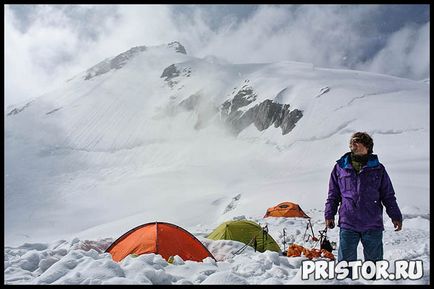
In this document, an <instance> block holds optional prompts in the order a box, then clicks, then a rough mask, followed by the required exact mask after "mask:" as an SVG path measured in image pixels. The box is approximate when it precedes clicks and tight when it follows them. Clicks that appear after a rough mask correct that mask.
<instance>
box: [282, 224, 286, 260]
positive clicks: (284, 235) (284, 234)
mask: <svg viewBox="0 0 434 289" xmlns="http://www.w3.org/2000/svg"><path fill="white" fill-rule="evenodd" d="M282 243H283V253H284V254H285V252H286V250H285V247H286V229H285V228H283V242H282Z"/></svg>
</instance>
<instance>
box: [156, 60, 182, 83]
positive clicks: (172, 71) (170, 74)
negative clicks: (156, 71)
mask: <svg viewBox="0 0 434 289" xmlns="http://www.w3.org/2000/svg"><path fill="white" fill-rule="evenodd" d="M180 74H181V72H180V71H179V70H178V69H177V68H176V65H175V64H172V65H170V66H168V67H166V68H165V69H164V70H163V73H162V74H161V76H160V78H163V77H165V78H166V79H165V81H168V80H170V79H172V78H174V77H177V76H179V75H180Z"/></svg>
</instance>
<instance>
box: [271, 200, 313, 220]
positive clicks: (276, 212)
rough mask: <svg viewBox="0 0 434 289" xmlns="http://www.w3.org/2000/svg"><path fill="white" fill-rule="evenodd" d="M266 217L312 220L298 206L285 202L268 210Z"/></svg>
mask: <svg viewBox="0 0 434 289" xmlns="http://www.w3.org/2000/svg"><path fill="white" fill-rule="evenodd" d="M266 217H300V218H310V217H309V216H308V215H306V213H305V212H303V210H302V209H301V208H300V206H299V205H298V204H295V203H291V202H283V203H280V204H278V205H277V206H274V207H271V208H268V210H267V213H265V216H264V218H266Z"/></svg>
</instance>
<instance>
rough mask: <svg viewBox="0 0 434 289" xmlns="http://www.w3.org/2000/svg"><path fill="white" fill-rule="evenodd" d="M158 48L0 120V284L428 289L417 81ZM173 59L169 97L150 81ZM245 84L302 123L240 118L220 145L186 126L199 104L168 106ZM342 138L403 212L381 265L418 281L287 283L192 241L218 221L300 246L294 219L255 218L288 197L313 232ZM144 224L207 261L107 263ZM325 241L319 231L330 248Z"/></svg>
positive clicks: (259, 264) (425, 105) (389, 231)
mask: <svg viewBox="0 0 434 289" xmlns="http://www.w3.org/2000/svg"><path fill="white" fill-rule="evenodd" d="M166 48H167V46H166V45H162V46H161V47H153V48H152V47H151V48H149V49H147V50H146V51H144V52H142V53H139V54H137V55H136V56H135V57H133V58H131V59H130V60H129V61H128V62H127V63H126V64H125V65H124V66H123V67H122V68H121V69H118V70H111V71H109V72H107V73H105V74H101V75H98V76H96V77H94V78H92V79H90V80H86V81H85V80H83V78H84V76H85V75H86V73H82V74H79V75H78V76H76V77H74V78H73V79H72V80H70V81H68V82H65V85H64V86H63V87H60V88H58V89H56V90H54V91H51V92H48V93H46V94H44V95H42V96H40V97H38V98H36V99H33V100H32V102H31V103H30V104H29V105H27V106H26V107H24V106H25V105H26V104H27V102H26V103H23V104H22V105H19V106H16V107H14V108H17V109H20V108H23V107H24V109H23V110H22V111H20V112H19V113H17V114H15V115H10V116H6V117H5V122H6V126H5V247H4V252H5V257H4V258H5V259H4V268H5V271H4V272H5V273H4V278H5V283H6V284H178V285H188V284H318V283H319V284H428V283H429V277H430V270H429V267H430V257H429V256H430V247H429V241H430V234H429V232H430V210H429V152H430V151H429V80H428V81H424V82H420V81H419V82H418V81H411V80H407V79H402V78H397V77H391V76H387V75H379V74H373V73H367V72H363V71H350V70H336V69H326V68H319V67H314V66H313V65H312V64H309V63H297V62H290V61H285V62H279V63H258V64H230V63H228V62H226V61H223V60H220V59H217V58H215V57H213V56H207V57H205V58H204V59H199V58H195V57H192V56H188V55H184V54H180V53H175V52H173V49H166ZM174 63H175V64H176V65H177V67H178V68H180V69H181V71H182V69H183V68H191V75H190V76H186V75H181V76H179V77H177V78H174V80H175V81H177V83H176V84H175V86H174V87H172V88H170V87H168V85H167V84H166V83H165V82H164V80H163V79H162V78H160V76H161V73H162V71H163V70H164V68H166V67H168V66H169V65H171V64H174ZM245 84H247V85H248V86H251V87H252V88H253V89H254V92H255V93H256V94H257V96H258V97H257V99H256V101H255V102H253V103H252V104H251V106H254V105H256V104H259V103H260V102H261V101H263V100H265V99H274V100H275V101H277V102H279V103H288V104H290V109H295V108H297V109H301V110H303V117H302V118H301V119H300V120H299V122H297V124H296V126H295V128H294V129H293V130H292V131H291V132H290V133H289V134H287V135H285V136H282V133H281V129H280V128H275V127H274V126H271V127H269V128H268V129H266V130H264V131H258V130H257V129H256V127H255V126H254V125H251V126H249V127H248V128H246V129H245V130H243V131H242V132H241V133H240V134H239V135H238V136H237V137H234V136H231V135H230V134H228V133H227V131H226V130H225V129H224V128H223V127H222V126H221V125H220V124H219V123H218V122H217V120H216V119H213V120H212V121H210V122H209V123H208V124H207V125H205V126H204V128H202V129H200V130H196V129H194V126H195V124H196V122H197V120H198V117H199V116H198V115H199V113H203V114H206V113H207V111H206V110H203V111H198V110H199V108H196V109H194V110H192V111H179V112H173V111H172V110H171V109H172V108H173V107H171V105H172V106H173V104H174V103H175V104H177V103H180V102H181V101H182V100H183V99H187V98H188V97H190V96H191V95H192V94H195V93H200V94H201V95H202V96H203V97H204V103H213V104H221V103H223V102H224V101H225V100H227V99H229V98H232V97H233V96H234V95H235V94H236V92H237V91H238V90H239V89H241V87H242V86H243V85H245ZM427 84H428V85H427ZM234 91H235V94H234ZM171 99H172V100H171ZM174 100H176V101H174ZM202 107H203V106H202ZM12 109H13V108H8V110H7V112H9V111H11V110H12ZM169 112H171V113H169ZM354 131H367V132H368V133H370V134H371V135H372V136H373V138H374V153H377V154H378V156H379V160H380V162H382V163H383V164H384V165H385V166H386V168H387V170H388V172H389V175H390V177H391V179H392V182H393V185H394V188H395V191H396V197H397V200H398V204H399V205H400V208H401V211H402V213H403V215H404V223H403V230H402V231H400V232H395V231H394V229H393V226H392V223H391V221H390V219H389V218H388V216H387V215H386V214H385V215H384V221H385V232H384V239H383V242H384V257H385V259H387V260H389V262H390V263H391V264H392V263H393V261H395V260H401V259H406V260H422V261H423V266H424V276H423V278H421V279H419V280H404V279H402V280H394V281H392V280H376V281H369V280H362V279H360V280H344V281H338V280H313V279H309V280H302V279H301V270H300V268H301V262H302V261H303V260H305V259H306V258H305V257H303V256H302V257H292V258H288V257H286V256H283V255H279V254H278V253H276V252H270V251H266V252H264V253H260V252H255V251H254V249H253V248H251V247H247V248H246V249H245V250H244V251H242V252H241V253H240V254H237V255H234V252H236V251H237V250H239V249H240V248H241V247H243V245H244V244H242V243H239V242H236V241H228V240H218V241H213V240H209V239H207V238H206V236H207V235H208V234H209V233H210V232H211V231H212V230H213V229H215V228H216V227H217V226H218V225H219V224H221V223H222V222H224V221H228V220H231V219H244V218H246V219H251V220H254V221H256V222H258V223H259V224H261V225H268V228H269V233H270V235H271V236H272V237H273V238H274V239H275V240H276V241H277V243H278V244H279V245H280V246H281V248H282V249H283V241H284V239H283V233H282V232H283V229H285V230H286V238H285V241H286V248H287V246H288V244H289V243H292V242H295V243H297V244H300V245H303V246H307V247H312V246H314V245H315V244H314V243H310V242H305V241H304V238H303V235H304V232H305V228H306V220H305V219H300V218H266V219H264V218H263V215H264V214H265V212H266V210H267V208H269V207H272V206H275V205H276V204H278V203H280V202H283V201H292V202H295V203H298V204H299V205H300V206H301V207H302V209H303V210H304V211H305V212H306V213H307V214H308V215H309V216H311V218H312V224H313V226H314V231H315V233H316V232H318V231H319V230H322V229H323V228H324V220H323V210H324V202H325V199H326V193H327V188H328V178H329V174H330V172H331V169H332V166H333V164H334V163H335V161H336V160H337V159H338V158H339V157H340V156H341V155H343V154H344V153H345V152H347V151H348V139H349V137H350V135H351V133H353V132H354ZM152 221H161V222H170V223H173V224H175V225H178V226H180V227H182V228H184V229H186V230H187V231H189V232H190V233H192V234H193V235H194V236H196V238H198V239H199V240H200V241H201V242H202V243H203V244H204V245H205V246H206V247H207V248H208V250H209V251H210V252H211V253H212V254H213V256H214V257H215V258H216V260H217V262H216V261H214V260H213V259H211V258H209V259H205V260H204V261H203V262H193V261H189V260H182V259H181V258H180V257H179V256H176V257H175V260H174V262H173V263H172V264H169V263H167V261H166V260H164V259H163V258H162V257H161V256H160V255H158V254H146V255H141V256H138V257H131V256H128V257H127V258H125V259H124V260H122V261H121V262H119V263H116V262H114V261H113V260H112V259H111V256H110V255H109V254H107V253H104V250H105V249H106V248H107V247H108V246H109V245H110V244H111V243H112V242H113V241H114V240H115V239H117V238H118V237H119V236H121V235H122V234H124V233H125V232H127V231H128V230H130V229H132V228H134V227H136V226H138V225H141V224H144V223H148V222H152ZM338 233H339V229H333V230H329V231H328V236H329V239H330V240H331V241H334V242H336V243H337V245H338V246H339V238H338V235H339V234H338ZM333 253H334V254H335V256H337V251H336V250H335V251H334V252H333ZM358 254H359V257H361V256H363V253H362V248H361V245H360V246H359V248H358Z"/></svg>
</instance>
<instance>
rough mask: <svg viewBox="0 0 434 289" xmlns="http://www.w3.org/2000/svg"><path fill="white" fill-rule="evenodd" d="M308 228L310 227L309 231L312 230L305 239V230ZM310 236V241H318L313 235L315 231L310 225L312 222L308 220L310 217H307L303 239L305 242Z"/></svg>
mask: <svg viewBox="0 0 434 289" xmlns="http://www.w3.org/2000/svg"><path fill="white" fill-rule="evenodd" d="M309 228H310V231H311V232H312V234H309V235H308V236H307V239H305V238H306V233H307V230H309ZM310 238H312V241H314V242H318V238H317V237H315V233H314V232H313V226H312V223H311V222H310V218H309V219H308V221H307V224H306V230H305V231H304V235H303V240H304V241H305V242H308V241H309V239H310Z"/></svg>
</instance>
